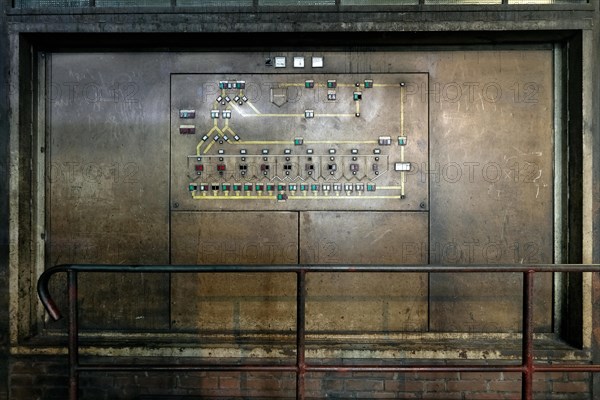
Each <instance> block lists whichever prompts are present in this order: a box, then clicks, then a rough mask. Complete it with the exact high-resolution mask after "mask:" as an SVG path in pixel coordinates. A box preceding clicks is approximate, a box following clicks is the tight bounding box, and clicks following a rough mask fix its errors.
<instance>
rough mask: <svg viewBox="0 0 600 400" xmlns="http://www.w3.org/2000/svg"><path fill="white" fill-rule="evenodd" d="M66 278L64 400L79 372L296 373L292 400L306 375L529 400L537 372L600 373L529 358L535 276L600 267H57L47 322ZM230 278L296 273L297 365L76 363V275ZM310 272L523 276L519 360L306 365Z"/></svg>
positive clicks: (45, 280)
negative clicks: (496, 385)
mask: <svg viewBox="0 0 600 400" xmlns="http://www.w3.org/2000/svg"><path fill="white" fill-rule="evenodd" d="M61 272H65V273H67V276H68V281H67V282H68V292H69V328H68V329H69V344H68V352H69V399H70V400H76V399H77V398H78V381H79V373H80V372H84V371H272V372H273V371H278V372H285V371H288V372H295V374H296V398H297V399H299V400H304V398H305V387H304V386H305V385H304V382H305V376H306V373H307V372H375V373H376V372H421V373H428V372H520V373H521V375H522V392H521V393H522V399H524V400H531V399H532V396H533V391H532V387H533V374H534V373H536V372H551V371H557V372H564V371H571V372H572V371H578V372H600V365H590V364H585V365H582V364H559V365H551V364H548V363H547V362H548V360H545V361H546V362H545V363H544V364H537V363H535V362H534V354H533V287H534V286H533V283H534V276H535V274H536V273H548V272H600V265H597V264H595V265H592V264H588V265H581V264H560V265H559V264H552V265H520V264H516V265H514V264H511V265H462V266H455V265H452V266H449V265H397V266H386V265H383V266H381V265H359V266H337V265H259V266H256V265H246V266H222V265H220V266H212V265H211V266H206V265H165V266H156V265H59V266H56V267H52V268H50V269H48V270H46V271H45V272H44V273H43V274H42V275H41V276H40V278H39V280H38V294H39V297H40V300H41V301H42V303H43V304H44V307H45V308H46V310H47V311H48V313H49V314H50V316H51V317H52V318H53V319H55V320H58V319H60V318H61V313H60V311H59V310H58V307H57V306H56V303H55V302H54V301H53V300H52V298H51V296H50V293H49V290H48V284H49V281H50V278H51V276H52V275H54V274H56V273H61ZM94 272H113V273H215V272H216V273H235V272H249V273H259V272H273V273H284V272H287V273H295V274H296V276H297V290H296V302H297V304H296V307H297V308H296V309H297V311H296V319H297V327H296V362H295V363H294V364H288V365H285V364H284V365H281V364H277V365H274V364H255V363H252V364H224V363H215V364H206V363H202V364H160V365H147V364H102V363H99V364H91V363H80V360H79V325H78V314H79V312H78V307H77V298H78V289H77V275H78V273H94ZM312 272H369V273H377V272H388V273H389V272H397V273H408V272H428V273H432V272H435V273H474V272H505V273H515V272H517V273H522V274H523V316H522V323H523V334H522V358H521V363H520V364H518V365H506V364H493V363H492V364H485V365H477V364H473V365H464V364H460V365H421V364H419V365H407V364H398V365H355V366H348V365H331V364H328V365H311V364H308V363H307V362H306V359H305V352H306V341H305V337H306V329H305V326H306V315H305V305H306V294H307V289H306V275H307V274H308V273H312Z"/></svg>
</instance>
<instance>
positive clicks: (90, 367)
mask: <svg viewBox="0 0 600 400" xmlns="http://www.w3.org/2000/svg"><path fill="white" fill-rule="evenodd" d="M77 370H78V371H80V372H83V371H88V372H99V371H165V372H168V371H179V372H181V371H215V372H218V371H227V372H240V371H256V372H259V371H260V372H278V371H281V372H285V371H289V372H297V371H298V368H297V367H296V366H295V365H258V364H256V365H249V364H246V365H227V364H222V365H216V364H210V365H208V364H207V365H203V364H147V365H142V364H79V365H78V366H77Z"/></svg>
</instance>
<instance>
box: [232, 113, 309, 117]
mask: <svg viewBox="0 0 600 400" xmlns="http://www.w3.org/2000/svg"><path fill="white" fill-rule="evenodd" d="M242 116H243V117H284V118H291V117H294V118H297V117H302V118H304V114H242Z"/></svg>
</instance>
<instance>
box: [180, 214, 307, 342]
mask: <svg viewBox="0 0 600 400" xmlns="http://www.w3.org/2000/svg"><path fill="white" fill-rule="evenodd" d="M171 224H172V225H171V228H172V234H171V246H172V262H173V263H174V264H202V265H206V264H208V265H236V264H237V265H239V264H296V263H298V214H297V213H290V212H277V213H267V212H207V213H199V212H175V213H173V214H172V217H171ZM171 293H172V300H171V309H172V311H171V312H172V324H173V328H175V329H177V330H190V329H194V330H197V329H198V330H203V331H219V330H220V331H232V330H233V331H235V332H240V331H262V330H271V331H272V330H277V331H281V330H288V331H289V330H293V329H295V321H296V316H295V311H294V310H295V307H296V303H295V295H296V279H295V276H294V274H258V275H251V274H239V273H238V274H225V275H222V274H221V275H215V274H194V275H187V274H186V275H174V276H173V277H172V289H171Z"/></svg>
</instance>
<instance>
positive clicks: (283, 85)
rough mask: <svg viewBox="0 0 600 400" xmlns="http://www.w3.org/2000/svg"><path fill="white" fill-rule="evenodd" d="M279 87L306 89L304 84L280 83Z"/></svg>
mask: <svg viewBox="0 0 600 400" xmlns="http://www.w3.org/2000/svg"><path fill="white" fill-rule="evenodd" d="M277 86H279V87H295V86H302V87H304V83H280V84H278V85H277Z"/></svg>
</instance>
